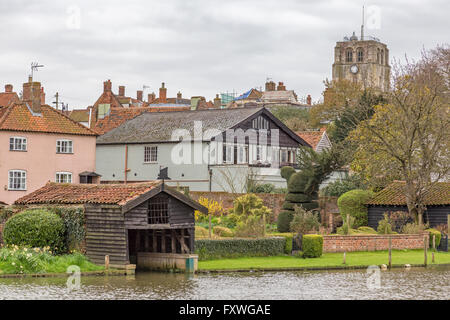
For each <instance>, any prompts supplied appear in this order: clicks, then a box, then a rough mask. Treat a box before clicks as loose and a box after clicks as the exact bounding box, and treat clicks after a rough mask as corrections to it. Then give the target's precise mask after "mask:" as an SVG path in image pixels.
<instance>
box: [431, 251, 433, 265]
mask: <svg viewBox="0 0 450 320" xmlns="http://www.w3.org/2000/svg"><path fill="white" fill-rule="evenodd" d="M431 262H432V263H434V252H432V253H431Z"/></svg>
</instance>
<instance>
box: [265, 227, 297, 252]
mask: <svg viewBox="0 0 450 320" xmlns="http://www.w3.org/2000/svg"><path fill="white" fill-rule="evenodd" d="M270 235H271V236H274V237H283V238H285V239H286V244H285V246H284V253H286V254H291V253H292V239H293V238H294V234H293V233H291V232H279V233H271V234H270Z"/></svg>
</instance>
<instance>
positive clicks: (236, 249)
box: [195, 237, 286, 260]
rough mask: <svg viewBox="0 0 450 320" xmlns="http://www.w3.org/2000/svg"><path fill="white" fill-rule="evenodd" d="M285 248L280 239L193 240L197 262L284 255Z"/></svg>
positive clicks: (283, 242) (282, 240) (282, 239)
mask: <svg viewBox="0 0 450 320" xmlns="http://www.w3.org/2000/svg"><path fill="white" fill-rule="evenodd" d="M285 246H286V239H285V238H282V237H275V238H258V239H239V238H233V239H199V240H195V253H196V254H198V259H199V260H212V259H226V258H238V257H260V256H277V255H281V254H283V253H284V250H285Z"/></svg>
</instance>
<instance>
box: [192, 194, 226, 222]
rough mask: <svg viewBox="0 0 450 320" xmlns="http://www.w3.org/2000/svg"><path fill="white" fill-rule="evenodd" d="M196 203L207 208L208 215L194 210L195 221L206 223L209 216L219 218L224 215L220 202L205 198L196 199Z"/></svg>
mask: <svg viewBox="0 0 450 320" xmlns="http://www.w3.org/2000/svg"><path fill="white" fill-rule="evenodd" d="M198 203H200V204H201V205H202V206H204V207H206V208H208V214H204V213H203V212H200V211H198V210H195V221H198V222H208V221H209V215H211V216H213V217H220V216H222V214H223V213H224V209H223V205H222V202H218V201H215V200H213V199H208V198H206V197H200V198H198Z"/></svg>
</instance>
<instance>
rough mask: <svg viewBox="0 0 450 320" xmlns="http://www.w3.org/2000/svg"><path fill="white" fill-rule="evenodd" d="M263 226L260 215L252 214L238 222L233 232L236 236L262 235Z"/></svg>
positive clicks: (263, 231)
mask: <svg viewBox="0 0 450 320" xmlns="http://www.w3.org/2000/svg"><path fill="white" fill-rule="evenodd" d="M265 227H266V226H265V225H264V222H263V219H262V217H261V216H258V215H255V214H253V215H250V216H248V217H247V218H245V219H241V220H240V221H239V222H238V224H237V226H236V229H235V234H236V236H237V237H262V236H264V233H265Z"/></svg>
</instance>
